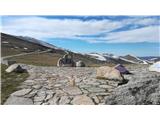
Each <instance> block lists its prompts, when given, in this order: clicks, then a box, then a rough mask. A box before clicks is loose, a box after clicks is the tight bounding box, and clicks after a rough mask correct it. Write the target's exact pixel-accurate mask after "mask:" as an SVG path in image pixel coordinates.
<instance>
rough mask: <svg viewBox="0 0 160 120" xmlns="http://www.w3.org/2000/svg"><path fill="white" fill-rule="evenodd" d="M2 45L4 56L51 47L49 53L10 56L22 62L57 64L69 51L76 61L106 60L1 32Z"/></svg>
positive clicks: (92, 61)
mask: <svg viewBox="0 0 160 120" xmlns="http://www.w3.org/2000/svg"><path fill="white" fill-rule="evenodd" d="M1 46H2V47H1V54H2V57H4V56H10V55H16V54H22V53H30V52H36V51H39V52H40V51H46V50H48V49H51V51H50V52H48V53H43V54H38V53H34V54H30V55H24V56H18V57H12V58H10V60H15V61H17V62H20V63H26V64H36V65H53V66H56V63H57V61H58V59H59V58H60V57H62V56H63V55H65V54H66V52H68V53H70V54H72V55H73V58H74V60H75V61H78V60H82V61H84V62H85V63H86V65H88V66H90V65H94V64H104V62H102V61H100V60H97V59H94V58H91V57H89V56H87V55H83V54H79V53H74V52H71V51H68V50H65V49H62V48H58V47H56V46H54V45H51V44H48V43H45V42H43V41H40V40H37V39H34V38H30V37H17V36H13V35H8V34H5V33H1Z"/></svg>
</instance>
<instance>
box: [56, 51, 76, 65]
mask: <svg viewBox="0 0 160 120" xmlns="http://www.w3.org/2000/svg"><path fill="white" fill-rule="evenodd" d="M57 66H58V67H75V66H76V63H75V62H74V60H73V57H72V55H69V54H66V55H64V56H63V58H60V59H59V60H58V62H57Z"/></svg>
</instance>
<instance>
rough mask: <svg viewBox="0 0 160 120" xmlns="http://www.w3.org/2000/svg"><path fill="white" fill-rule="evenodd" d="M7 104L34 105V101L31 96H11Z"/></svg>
mask: <svg viewBox="0 0 160 120" xmlns="http://www.w3.org/2000/svg"><path fill="white" fill-rule="evenodd" d="M5 105H33V101H32V100H31V99H29V98H23V97H16V96H10V97H9V98H8V99H7V101H6V102H5Z"/></svg>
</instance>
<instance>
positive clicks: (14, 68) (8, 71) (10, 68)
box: [6, 64, 26, 73]
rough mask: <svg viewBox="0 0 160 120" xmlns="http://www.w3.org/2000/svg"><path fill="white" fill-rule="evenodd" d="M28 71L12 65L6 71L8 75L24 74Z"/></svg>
mask: <svg viewBox="0 0 160 120" xmlns="http://www.w3.org/2000/svg"><path fill="white" fill-rule="evenodd" d="M25 71H26V70H25V69H23V68H22V67H21V66H20V65H19V64H12V65H11V66H9V67H8V68H7V69H6V72H7V73H11V72H17V73H22V72H25Z"/></svg>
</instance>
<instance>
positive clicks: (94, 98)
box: [92, 96, 100, 104]
mask: <svg viewBox="0 0 160 120" xmlns="http://www.w3.org/2000/svg"><path fill="white" fill-rule="evenodd" d="M92 99H93V100H94V102H95V103H96V104H98V103H99V102H100V101H99V99H98V98H97V96H93V97H92Z"/></svg>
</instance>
